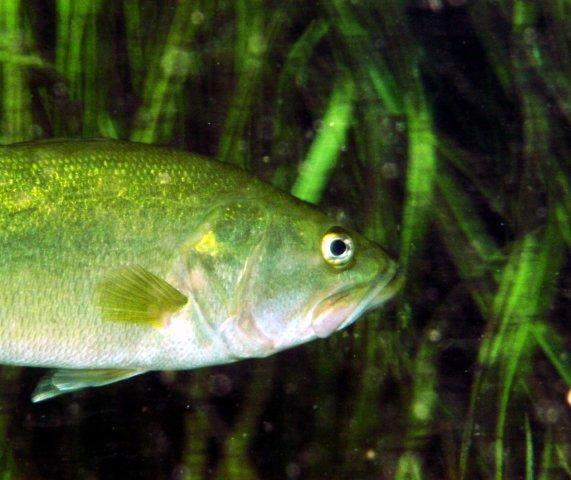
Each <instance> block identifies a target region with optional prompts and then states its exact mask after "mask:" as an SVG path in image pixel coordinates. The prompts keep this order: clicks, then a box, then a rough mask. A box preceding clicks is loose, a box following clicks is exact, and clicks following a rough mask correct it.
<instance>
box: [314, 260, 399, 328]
mask: <svg viewBox="0 0 571 480" xmlns="http://www.w3.org/2000/svg"><path fill="white" fill-rule="evenodd" d="M402 283H403V277H402V275H401V274H400V272H399V269H398V267H397V266H396V264H395V265H393V266H392V267H391V269H390V270H389V272H383V273H381V274H378V275H377V276H376V277H375V279H374V280H373V281H371V282H367V283H366V284H359V285H356V286H351V287H349V288H343V289H341V290H337V291H335V292H333V293H332V294H331V295H329V296H328V297H326V298H325V299H323V300H322V301H321V302H319V303H318V304H317V306H316V307H315V308H314V309H313V311H312V317H313V318H312V320H311V327H312V330H313V332H314V334H315V335H316V336H317V337H320V338H325V337H328V336H329V335H331V334H332V333H333V332H336V331H339V330H342V329H344V328H346V327H348V326H349V325H351V324H352V323H353V322H355V320H357V319H358V318H359V317H360V316H361V315H364V314H365V313H367V312H369V311H371V310H373V309H375V308H377V307H379V306H381V305H382V304H383V303H385V302H386V301H387V300H389V299H390V298H391V297H393V296H394V295H395V293H396V292H397V291H398V290H399V288H400V287H401V285H402Z"/></svg>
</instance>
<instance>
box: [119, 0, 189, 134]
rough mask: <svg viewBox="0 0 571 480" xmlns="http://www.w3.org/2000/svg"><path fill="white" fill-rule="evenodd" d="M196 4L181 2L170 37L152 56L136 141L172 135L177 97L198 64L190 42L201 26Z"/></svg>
mask: <svg viewBox="0 0 571 480" xmlns="http://www.w3.org/2000/svg"><path fill="white" fill-rule="evenodd" d="M196 6H197V2H196V1H194V0H181V1H180V2H177V5H176V10H175V12H174V15H173V18H172V21H171V23H170V26H169V30H168V32H167V34H166V38H164V39H163V40H162V42H159V43H158V47H157V50H158V51H157V53H156V54H155V55H154V56H153V57H152V61H153V62H154V63H153V64H151V65H150V66H149V69H148V74H147V76H146V77H145V81H144V87H143V92H142V96H143V104H142V105H141V107H140V108H139V110H138V111H137V115H136V117H135V124H134V128H133V131H132V132H131V140H133V141H136V142H143V143H152V142H157V141H160V142H165V141H167V140H169V139H170V137H171V136H172V132H173V127H174V121H175V118H176V115H177V112H178V110H179V106H178V105H177V103H176V98H177V95H178V94H180V92H181V89H182V85H183V84H184V82H185V81H186V80H187V78H188V77H189V75H191V73H192V71H193V68H194V62H195V59H194V57H193V54H192V52H191V50H190V45H191V42H192V40H193V38H194V36H195V34H196V30H197V26H196V23H195V22H194V21H193V18H195V17H193V13H194V11H195V8H196ZM130 15H131V17H132V16H133V15H134V14H133V13H131V14H130ZM132 21H133V22H134V20H132ZM133 28H134V27H133ZM133 48H134V47H132V48H131V50H133Z"/></svg>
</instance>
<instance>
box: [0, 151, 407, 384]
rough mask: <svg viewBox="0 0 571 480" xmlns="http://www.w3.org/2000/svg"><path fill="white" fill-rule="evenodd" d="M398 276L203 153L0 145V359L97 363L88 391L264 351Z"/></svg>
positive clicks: (369, 304)
mask: <svg viewBox="0 0 571 480" xmlns="http://www.w3.org/2000/svg"><path fill="white" fill-rule="evenodd" d="M326 235H329V237H326ZM324 242H325V243H324ZM327 242H329V243H327ZM324 248H325V249H326V251H325V253H324ZM349 250H350V251H349ZM337 254H339V255H337ZM349 254H350V255H351V258H349V261H347V262H346V263H345V264H343V265H340V264H335V261H337V260H339V259H341V258H342V257H343V258H344V259H345V260H347V256H348V255H349ZM328 257H331V258H328ZM345 260H343V261H345ZM396 278H397V275H396V264H395V262H394V261H393V260H391V259H390V258H389V257H388V256H387V255H386V253H385V252H384V251H383V250H382V249H381V248H380V247H378V246H376V245H375V244H373V243H371V242H369V241H367V240H366V239H364V238H363V237H361V236H360V235H358V234H357V233H354V232H349V231H347V230H344V229H340V227H336V225H335V222H333V221H331V219H329V218H328V217H326V216H325V215H323V214H322V213H320V212H319V211H318V210H317V209H315V208H314V207H312V206H310V205H308V204H305V203H303V202H301V201H299V200H297V199H295V198H293V197H291V196H289V195H287V194H285V193H283V192H280V191H278V190H276V189H274V188H273V187H271V186H269V185H267V184H265V183H263V182H262V181H260V180H257V179H256V178H254V177H252V176H250V175H248V174H246V173H245V172H242V171H241V170H238V169H235V168H233V167H230V166H227V165H224V164H221V163H218V162H215V161H211V160H208V159H205V158H202V157H199V156H196V155H192V154H189V153H186V152H182V151H176V150H171V149H167V148H161V147H156V146H149V145H143V144H133V143H129V142H121V141H114V140H90V141H73V140H61V141H58V140H52V141H43V142H32V143H25V144H17V145H12V146H3V147H0V363H3V364H11V365H25V366H40V367H54V368H59V369H80V370H81V371H84V372H85V371H90V370H91V371H92V372H98V373H97V375H98V378H97V380H93V381H91V383H90V382H89V381H87V382H86V385H85V386H90V385H100V384H105V383H110V381H111V380H112V381H115V380H113V379H114V378H115V377H121V378H122V375H123V374H122V373H121V372H126V373H125V375H124V376H125V377H128V376H131V375H130V374H129V372H135V373H140V372H144V371H148V370H163V369H189V368H197V367H202V366H207V365H215V364H222V363H228V362H232V361H236V360H238V359H241V358H248V357H263V356H266V355H269V354H272V353H274V352H276V351H279V350H282V349H284V348H289V347H292V346H295V345H297V344H300V343H303V342H306V341H309V340H311V339H313V338H316V337H323V336H327V335H329V334H330V333H332V332H333V331H335V330H338V329H340V328H344V327H345V326H346V325H348V324H350V323H352V322H353V321H354V320H355V319H356V318H357V317H358V316H359V315H361V314H362V313H363V312H365V311H366V310H368V309H370V308H373V307H375V306H377V305H379V304H381V303H382V302H383V301H385V300H386V299H388V298H389V297H390V296H392V295H393V294H394V292H395V290H396V287H397V283H398V281H397V280H396ZM101 372H106V373H103V377H102V378H101ZM119 379H120V378H119ZM107 380H110V381H107ZM74 382H77V379H75V380H74ZM97 382H99V383H97ZM50 388H53V385H51V384H50ZM72 389H75V388H72Z"/></svg>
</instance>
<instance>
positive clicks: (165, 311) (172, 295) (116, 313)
mask: <svg viewBox="0 0 571 480" xmlns="http://www.w3.org/2000/svg"><path fill="white" fill-rule="evenodd" d="M187 301H188V299H187V298H186V297H185V296H184V295H183V294H182V293H180V292H179V291H178V290H177V289H176V288H174V287H173V286H172V285H170V284H169V283H168V282H166V281H165V280H163V279H162V278H159V277H157V276H156V275H154V274H153V273H151V272H149V271H148V270H145V269H144V268H142V267H139V266H133V267H125V268H121V269H119V270H115V271H113V272H111V273H110V274H109V275H108V276H107V277H105V278H104V279H103V281H102V282H101V283H100V284H99V286H98V290H97V303H98V305H99V308H100V309H101V314H102V316H103V318H104V319H105V320H110V321H116V322H131V323H140V324H149V325H153V326H155V327H163V326H165V325H166V323H167V321H168V317H169V316H170V315H172V314H173V313H174V312H176V311H178V310H180V309H181V308H182V307H183V306H184V305H185V304H186V302H187Z"/></svg>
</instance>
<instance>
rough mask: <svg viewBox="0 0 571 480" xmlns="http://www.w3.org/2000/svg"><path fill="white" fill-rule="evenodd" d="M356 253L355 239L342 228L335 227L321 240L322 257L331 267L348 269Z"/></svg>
mask: <svg viewBox="0 0 571 480" xmlns="http://www.w3.org/2000/svg"><path fill="white" fill-rule="evenodd" d="M354 253H355V245H354V243H353V239H352V238H351V237H350V236H349V234H348V233H347V232H346V231H345V230H344V229H342V228H341V227H333V228H331V229H330V230H328V231H327V233H326V234H325V235H323V238H322V239H321V255H323V259H324V260H325V261H326V262H327V263H328V264H329V265H331V266H333V267H336V268H342V267H347V266H348V265H349V264H350V262H351V260H352V259H353V255H354Z"/></svg>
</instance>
